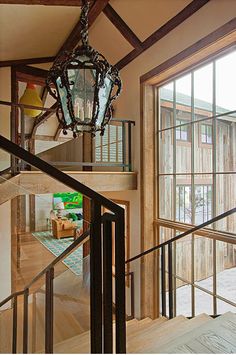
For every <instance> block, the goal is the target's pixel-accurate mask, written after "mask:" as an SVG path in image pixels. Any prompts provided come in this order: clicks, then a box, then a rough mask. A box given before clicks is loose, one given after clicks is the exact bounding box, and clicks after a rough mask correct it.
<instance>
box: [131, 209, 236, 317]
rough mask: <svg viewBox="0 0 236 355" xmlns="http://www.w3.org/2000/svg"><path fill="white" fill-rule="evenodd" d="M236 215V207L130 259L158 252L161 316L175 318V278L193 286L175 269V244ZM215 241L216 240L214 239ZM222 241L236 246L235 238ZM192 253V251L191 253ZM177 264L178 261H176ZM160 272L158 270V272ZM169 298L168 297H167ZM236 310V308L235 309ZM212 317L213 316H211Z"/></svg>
mask: <svg viewBox="0 0 236 355" xmlns="http://www.w3.org/2000/svg"><path fill="white" fill-rule="evenodd" d="M234 213H236V207H235V208H233V209H230V210H228V211H227V212H224V213H222V214H220V215H218V216H216V217H214V218H212V219H210V220H208V221H206V222H204V223H202V224H200V225H198V226H195V227H193V228H190V229H188V230H187V231H186V232H183V233H181V234H178V235H176V236H175V237H173V238H171V239H169V240H167V241H165V242H163V243H161V244H159V245H156V246H154V247H153V248H150V249H148V250H145V251H144V252H142V253H140V254H138V255H136V256H134V257H132V258H130V259H128V260H127V261H126V264H127V263H131V262H133V261H135V260H138V259H140V258H142V257H144V256H147V255H149V254H150V253H153V252H157V253H155V254H153V255H155V257H157V258H159V259H158V262H156V263H155V264H156V265H159V267H158V269H159V268H160V289H161V295H160V296H161V297H160V299H161V314H162V315H163V316H167V314H168V316H169V318H173V317H174V316H175V313H176V312H175V311H176V309H175V305H174V297H173V295H174V289H175V285H174V278H177V279H179V280H181V281H183V282H184V283H185V284H190V285H192V284H191V283H190V282H189V281H188V280H186V279H184V278H181V277H177V276H176V274H175V272H174V269H175V266H176V265H175V264H174V262H173V247H174V245H175V242H177V241H179V240H181V239H183V238H184V237H187V236H189V235H193V234H195V233H196V232H199V231H200V230H202V229H203V228H205V227H207V226H209V225H212V224H214V223H216V222H217V221H219V220H221V219H223V218H226V217H228V216H230V215H232V214H234ZM213 232H214V230H212V231H211V233H210V236H209V238H213V234H214V233H213ZM200 237H201V238H204V236H200ZM214 240H215V239H214ZM220 241H223V242H226V243H233V244H236V238H234V237H227V238H224V237H223V236H221V239H220ZM189 252H190V253H191V251H189ZM175 262H176V260H175ZM192 262H194V261H192ZM189 267H190V268H191V265H189ZM214 269H216V267H214ZM157 272H158V270H157ZM215 282H216V281H215V280H214V281H213V283H215ZM195 287H196V288H198V289H199V290H201V291H204V292H206V293H207V294H209V295H211V296H212V297H214V298H215V299H219V300H221V301H223V302H225V303H228V304H229V305H230V306H233V307H236V303H235V302H233V301H231V300H229V299H227V298H225V297H222V296H220V295H217V294H216V292H215V293H214V292H211V291H209V290H207V289H203V288H202V287H201V286H199V285H195ZM167 296H168V297H167ZM167 304H168V309H169V312H167ZM235 309H236V308H235ZM192 315H193V316H194V315H195V312H194V309H193V312H192ZM211 315H212V314H211ZM213 316H217V314H216V312H213Z"/></svg>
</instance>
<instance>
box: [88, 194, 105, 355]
mask: <svg viewBox="0 0 236 355" xmlns="http://www.w3.org/2000/svg"><path fill="white" fill-rule="evenodd" d="M90 231H91V233H90V324H91V333H90V336H91V353H93V354H94V353H99V354H101V353H102V352H103V349H102V255H101V205H100V204H99V203H98V202H96V201H94V200H92V201H91V229H90Z"/></svg>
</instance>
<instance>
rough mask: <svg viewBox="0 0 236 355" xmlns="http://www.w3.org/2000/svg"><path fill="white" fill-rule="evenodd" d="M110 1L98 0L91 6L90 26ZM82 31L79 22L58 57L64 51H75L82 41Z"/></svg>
mask: <svg viewBox="0 0 236 355" xmlns="http://www.w3.org/2000/svg"><path fill="white" fill-rule="evenodd" d="M108 2H109V0H97V1H95V2H94V4H93V5H92V6H91V8H90V11H89V14H88V22H89V26H91V25H92V24H93V23H94V21H95V20H96V18H97V17H98V16H99V15H100V13H101V12H102V11H103V9H104V8H105V6H106V5H107V4H108ZM80 31H81V26H80V22H78V23H77V24H76V25H75V27H74V28H73V30H72V32H71V33H70V35H69V37H68V38H67V39H66V41H65V42H64V44H63V45H62V47H61V48H60V50H59V51H58V53H57V55H59V54H60V53H61V52H62V51H64V50H72V49H74V48H75V47H76V46H77V45H78V43H79V41H80V39H81V36H80Z"/></svg>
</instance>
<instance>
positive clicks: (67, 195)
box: [53, 192, 83, 210]
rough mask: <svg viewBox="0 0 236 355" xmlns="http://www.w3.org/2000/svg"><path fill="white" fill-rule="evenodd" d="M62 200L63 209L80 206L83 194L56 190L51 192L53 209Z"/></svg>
mask: <svg viewBox="0 0 236 355" xmlns="http://www.w3.org/2000/svg"><path fill="white" fill-rule="evenodd" d="M59 202H62V203H63V204H64V209H65V210H70V209H74V208H82V203H83V195H82V194H80V193H79V192H57V193H54V194H53V209H55V207H56V204H57V203H59Z"/></svg>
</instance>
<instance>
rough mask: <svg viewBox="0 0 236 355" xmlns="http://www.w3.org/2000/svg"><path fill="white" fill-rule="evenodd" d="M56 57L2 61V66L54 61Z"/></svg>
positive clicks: (0, 62)
mask: <svg viewBox="0 0 236 355" xmlns="http://www.w3.org/2000/svg"><path fill="white" fill-rule="evenodd" d="M54 59H55V57H40V58H25V59H12V60H2V61H0V68H1V67H10V66H12V65H27V64H40V63H50V62H53V61H54Z"/></svg>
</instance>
